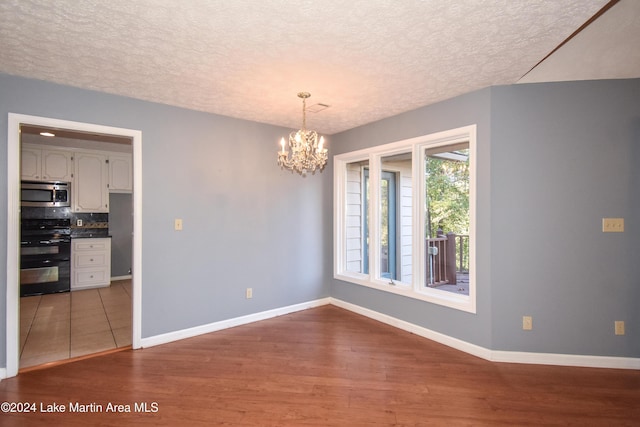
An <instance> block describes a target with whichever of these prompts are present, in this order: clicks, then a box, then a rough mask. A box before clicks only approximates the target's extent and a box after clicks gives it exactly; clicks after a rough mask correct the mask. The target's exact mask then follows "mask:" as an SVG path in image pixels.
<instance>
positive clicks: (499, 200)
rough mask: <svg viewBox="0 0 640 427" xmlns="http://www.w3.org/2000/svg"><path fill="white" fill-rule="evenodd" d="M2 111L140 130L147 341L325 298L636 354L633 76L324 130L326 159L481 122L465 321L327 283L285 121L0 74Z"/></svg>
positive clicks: (639, 214)
mask: <svg viewBox="0 0 640 427" xmlns="http://www.w3.org/2000/svg"><path fill="white" fill-rule="evenodd" d="M8 112H14V113H21V114H29V115H36V116H44V117H52V118H58V119H64V120H73V121H80V122H89V123H96V124H102V125H107V126H116V127H124V128H131V129H139V130H141V131H142V140H143V143H142V146H143V148H142V161H143V168H142V172H143V177H142V178H143V189H144V191H143V207H142V209H143V230H142V236H143V241H142V250H143V259H142V262H143V266H142V270H143V271H142V277H143V286H142V300H143V307H142V313H143V318H142V336H143V337H150V336H154V335H157V334H161V333H166V332H171V331H176V330H180V329H183V328H188V327H193V326H198V325H202V324H206V323H210V322H215V321H219V320H224V319H229V318H233V317H237V316H241V315H245V314H251V313H256V312H260V311H264V310H268V309H272V308H277V307H282V306H286V305H290V304H295V303H299V302H305V301H309V300H313V299H317V298H322V297H325V296H329V295H331V296H334V297H336V298H339V299H342V300H345V301H348V302H352V303H354V304H358V305H361V306H363V307H368V308H371V309H373V310H376V311H379V312H382V313H387V314H389V315H392V316H395V317H397V318H400V319H404V320H407V321H409V322H412V323H415V324H417V325H422V326H424V327H427V328H429V329H432V330H435V331H439V332H442V333H444V334H447V335H450V336H453V337H456V338H459V339H462V340H465V341H468V342H471V343H475V344H478V345H480V346H483V347H486V348H491V349H496V350H513V351H534V352H550V353H576V354H592V355H610V356H627V357H640V332H639V331H638V325H640V314H639V310H638V308H637V306H638V302H639V301H640V286H639V284H640V280H639V279H638V278H639V277H640V276H639V274H640V263H639V262H638V260H640V252H639V249H638V244H637V242H638V241H640V231H639V227H638V225H637V218H640V194H639V191H640V190H639V189H640V178H639V176H638V172H637V167H636V166H635V165H637V164H638V163H639V161H640V147H639V144H640V142H639V141H640V80H637V79H635V80H619V81H601V82H570V83H556V84H535V85H517V86H508V87H495V88H488V89H484V90H480V91H477V92H473V93H470V94H466V95H463V96H460V97H457V98H454V99H451V100H448V101H445V102H441V103H438V104H436V105H433V106H428V107H424V108H420V109H417V110H414V111H410V112H407V113H404V114H401V115H398V116H395V117H392V118H389V119H385V120H381V121H379V122H376V123H372V124H369V125H366V126H363V127H360V128H356V129H353V130H350V131H347V132H343V133H341V134H339V135H334V136H333V137H331V138H330V139H329V141H328V142H329V144H328V145H329V148H330V150H331V154H332V155H333V154H339V153H343V152H347V151H352V150H355V149H359V148H363V147H368V146H374V145H379V144H384V143H388V142H393V141H397V140H401V139H406V138H410V137H414V136H419V135H425V134H429V133H433V132H438V131H442V130H447V129H451V128H455V127H460V126H465V125H469V124H474V123H475V124H477V125H478V209H477V213H478V220H477V254H478V257H477V292H478V300H477V314H475V315H474V314H468V313H463V312H459V311H456V310H453V309H449V308H445V307H441V306H437V305H434V304H430V303H426V302H421V301H417V300H413V299H408V298H404V297H400V296H397V295H392V294H387V293H384V292H380V291H376V290H372V289H369V288H365V287H362V286H358V285H354V284H349V283H345V282H341V281H337V280H334V279H332V278H331V277H332V270H333V266H332V212H333V207H332V203H333V202H332V201H333V189H332V173H333V170H332V165H331V164H330V165H328V167H327V170H325V172H323V173H322V174H319V175H315V176H308V177H306V178H301V177H299V176H298V175H292V174H290V173H288V172H283V171H281V170H280V169H279V168H278V167H277V166H276V164H275V152H276V150H277V149H278V145H277V141H278V140H279V138H280V136H282V135H285V134H286V133H288V131H289V130H288V129H283V128H279V127H275V126H269V125H264V124H259V123H253V122H248V121H242V120H236V119H231V118H227V117H221V116H216V115H211V114H205V113H200V112H195V111H189V110H185V109H180V108H174V107H169V106H165V105H160V104H154V103H148V102H144V101H138V100H133V99H130V98H125V97H119V96H112V95H106V94H101V93H97V92H92V91H85V90H79V89H75V88H70V87H65V86H60V85H55V84H50V83H44V82H38V81H35V80H29V79H22V78H17V77H13V76H8V75H3V74H0V139H2V140H3V141H4V144H5V146H6V135H7V113H8ZM6 162H7V153H6V149H2V150H0V165H1V166H0V169H1V170H0V200H1V202H0V223H2V224H6V220H7V218H6V198H7V195H6V168H7V166H6ZM605 216H611V217H624V218H625V219H626V224H625V226H626V232H625V233H623V234H603V233H601V232H600V227H601V226H600V221H601V218H602V217H605ZM174 218H182V219H183V221H184V230H183V231H182V232H174V231H173V219H174ZM0 241H6V227H5V226H3V227H0ZM0 271H6V247H4V246H0ZM0 283H4V282H0ZM4 286H6V284H0V304H1V305H2V306H3V307H4V306H5V303H6V302H5V297H6V292H5V291H6V289H5V288H4ZM246 287H252V288H253V289H254V298H253V299H251V300H246V299H245V298H244V290H245V288H246ZM522 315H531V316H533V319H534V320H533V324H534V330H533V331H530V332H525V331H522V330H521V317H522ZM614 320H625V321H626V325H627V334H626V335H625V336H614V335H613V321H614ZM5 329H6V325H5V318H4V316H0V365H4V364H5V363H4V362H5V361H4V355H5V352H6V349H5V341H6V339H5Z"/></svg>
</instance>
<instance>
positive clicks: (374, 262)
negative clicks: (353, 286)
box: [369, 154, 381, 281]
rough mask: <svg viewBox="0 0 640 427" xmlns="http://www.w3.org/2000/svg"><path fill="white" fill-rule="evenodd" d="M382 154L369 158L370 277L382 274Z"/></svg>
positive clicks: (373, 279) (377, 277)
mask: <svg viewBox="0 0 640 427" xmlns="http://www.w3.org/2000/svg"><path fill="white" fill-rule="evenodd" d="M380 176H381V171H380V156H378V155H375V154H371V156H370V158H369V209H370V211H369V277H370V278H371V280H372V281H375V280H379V276H380V250H379V248H380Z"/></svg>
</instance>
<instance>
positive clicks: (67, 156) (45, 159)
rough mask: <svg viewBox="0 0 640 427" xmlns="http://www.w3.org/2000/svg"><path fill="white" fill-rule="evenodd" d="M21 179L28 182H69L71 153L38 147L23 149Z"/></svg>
mask: <svg viewBox="0 0 640 427" xmlns="http://www.w3.org/2000/svg"><path fill="white" fill-rule="evenodd" d="M21 166H22V169H21V177H22V179H23V180H28V181H71V180H72V179H73V153H72V152H70V151H66V150H56V149H48V148H39V147H23V149H22V159H21Z"/></svg>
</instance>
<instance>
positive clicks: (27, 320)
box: [20, 280, 131, 368]
mask: <svg viewBox="0 0 640 427" xmlns="http://www.w3.org/2000/svg"><path fill="white" fill-rule="evenodd" d="M128 345H131V280H119V281H114V282H111V286H110V287H108V288H99V289H87V290H83V291H74V292H67V293H62V294H49V295H38V296H32V297H23V298H20V368H27V367H30V366H36V365H40V364H43V363H48V362H53V361H58V360H62V359H69V358H73V357H78V356H84V355H87V354H91V353H98V352H101V351H106V350H111V349H115V348H118V347H126V346H128Z"/></svg>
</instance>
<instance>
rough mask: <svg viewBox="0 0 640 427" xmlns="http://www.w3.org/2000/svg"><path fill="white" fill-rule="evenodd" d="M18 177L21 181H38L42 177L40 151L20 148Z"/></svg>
mask: <svg viewBox="0 0 640 427" xmlns="http://www.w3.org/2000/svg"><path fill="white" fill-rule="evenodd" d="M20 160H21V169H20V175H21V177H22V179H23V180H27V181H39V180H40V179H41V178H40V177H41V176H42V150H41V149H39V148H27V147H22V156H21V158H20Z"/></svg>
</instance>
